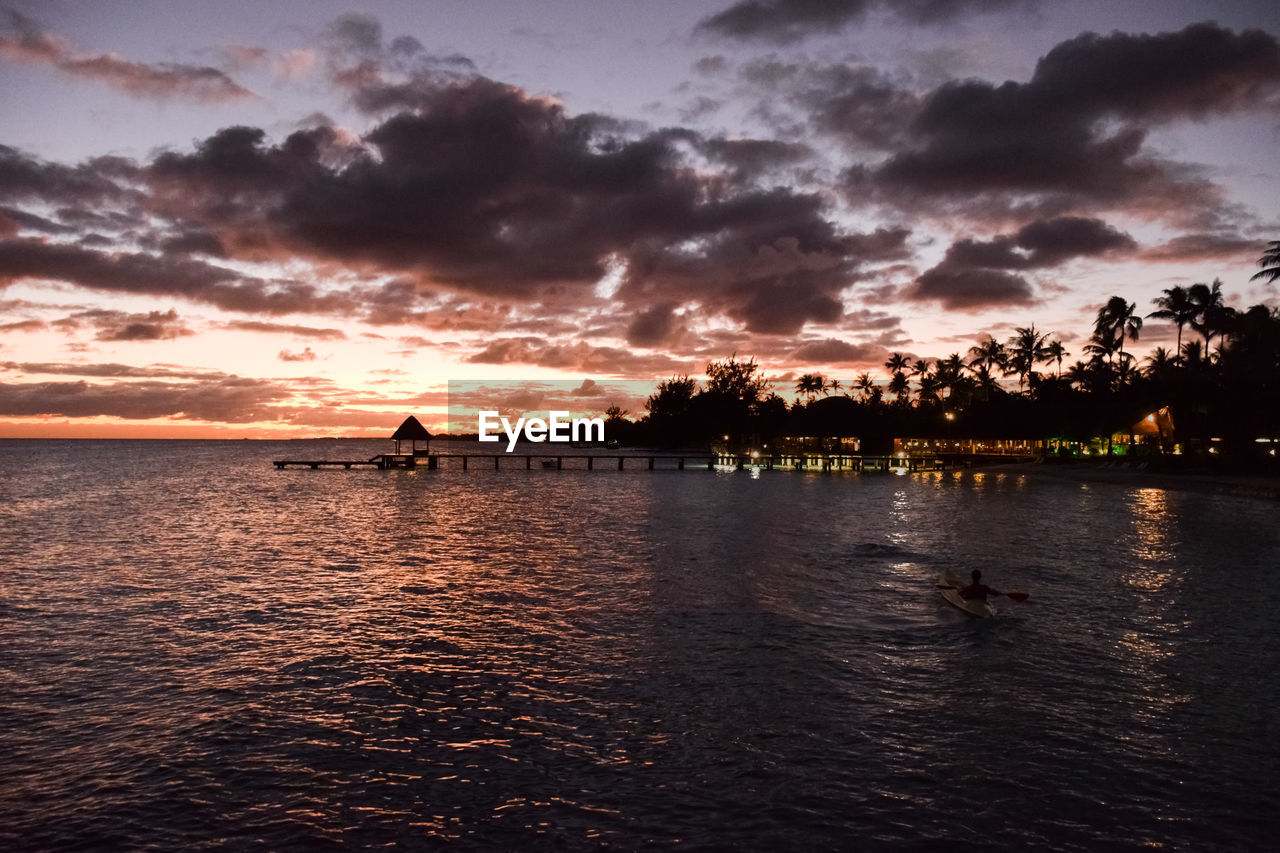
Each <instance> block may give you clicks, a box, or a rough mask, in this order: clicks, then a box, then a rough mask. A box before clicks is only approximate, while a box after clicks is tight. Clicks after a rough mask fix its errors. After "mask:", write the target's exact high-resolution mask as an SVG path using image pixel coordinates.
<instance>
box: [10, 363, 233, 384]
mask: <svg viewBox="0 0 1280 853" xmlns="http://www.w3.org/2000/svg"><path fill="white" fill-rule="evenodd" d="M0 370H12V371H16V372H18V373H23V374H26V375H28V376H91V377H97V378H131V379H139V378H146V379H158V378H163V379H198V380H200V381H202V382H213V381H221V380H224V379H229V378H231V377H228V376H227V375H226V374H225V373H220V372H217V371H209V370H179V369H176V368H173V367H135V366H133V365H128V364H112V363H108V364H71V363H66V362H30V361H24V362H16V361H5V362H0Z"/></svg>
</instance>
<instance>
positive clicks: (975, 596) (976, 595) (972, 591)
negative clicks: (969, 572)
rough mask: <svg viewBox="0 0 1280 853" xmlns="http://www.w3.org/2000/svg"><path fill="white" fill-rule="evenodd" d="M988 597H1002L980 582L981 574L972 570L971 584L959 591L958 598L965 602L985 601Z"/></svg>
mask: <svg viewBox="0 0 1280 853" xmlns="http://www.w3.org/2000/svg"><path fill="white" fill-rule="evenodd" d="M989 595H1004V593H1003V592H1000V591H999V590H996V589H992V588H991V587H989V586H987V585H986V584H984V583H983V582H982V572H980V571H978V570H977V569H974V570H973V583H971V584H969V585H968V586H966V587H962V588H961V589H960V597H961V598H963V599H964V600H965V601H986V600H987V596H989Z"/></svg>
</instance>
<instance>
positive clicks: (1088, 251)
mask: <svg viewBox="0 0 1280 853" xmlns="http://www.w3.org/2000/svg"><path fill="white" fill-rule="evenodd" d="M1136 248H1137V244H1136V243H1135V242H1134V240H1133V238H1132V237H1130V236H1129V235H1128V234H1125V233H1123V232H1121V231H1118V230H1116V229H1115V228H1113V227H1111V226H1110V225H1108V224H1107V223H1105V222H1102V221H1101V220H1098V219H1087V218H1083V217H1077V216H1061V217H1057V218H1055V219H1045V220H1038V221H1036V222H1032V223H1029V224H1028V225H1025V226H1023V227H1022V228H1021V229H1019V230H1018V231H1017V232H1016V233H1014V234H1008V235H999V236H997V237H995V238H993V239H991V240H986V241H983V240H972V239H965V240H958V241H956V242H955V243H953V244H951V246H950V248H948V249H947V253H946V256H945V257H944V258H943V259H942V261H941V263H939V264H938V265H937V266H935V267H934V268H933V269H930V270H928V271H926V272H924V273H923V274H921V275H920V277H919V278H918V279H916V282H915V285H914V287H912V288H908V290H907V291H906V293H905V294H904V295H906V296H907V297H908V298H911V299H917V300H938V301H940V302H941V303H942V304H943V305H944V306H945V307H947V308H954V309H960V310H975V309H980V308H989V307H996V306H1000V305H1026V304H1029V303H1030V302H1031V301H1032V298H1033V296H1034V291H1033V289H1032V287H1031V284H1030V283H1029V282H1028V281H1027V280H1026V279H1025V278H1023V277H1021V276H1019V275H1015V274H1012V273H1011V272H1009V271H1010V270H1033V269H1043V268H1046V267H1052V266H1057V265H1058V264H1061V263H1064V262H1066V261H1069V260H1071V259H1074V258H1081V257H1098V256H1104V255H1111V254H1115V253H1118V252H1131V251H1133V250H1135V249H1136Z"/></svg>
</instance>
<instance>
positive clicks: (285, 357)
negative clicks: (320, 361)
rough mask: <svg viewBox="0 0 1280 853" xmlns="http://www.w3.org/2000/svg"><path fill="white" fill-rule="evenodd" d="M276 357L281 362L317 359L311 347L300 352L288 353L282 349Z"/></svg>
mask: <svg viewBox="0 0 1280 853" xmlns="http://www.w3.org/2000/svg"><path fill="white" fill-rule="evenodd" d="M276 357H277V358H279V359H280V360H281V361H315V360H316V359H317V358H319V356H318V355H316V353H315V350H313V349H311V347H305V348H304V349H303V350H302V351H301V352H290V351H289V350H287V349H282V350H280V352H279V354H278V355H277V356H276Z"/></svg>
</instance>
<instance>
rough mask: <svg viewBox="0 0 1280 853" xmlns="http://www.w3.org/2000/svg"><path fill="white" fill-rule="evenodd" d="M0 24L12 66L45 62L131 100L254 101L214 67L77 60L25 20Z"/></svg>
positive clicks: (5, 17)
mask: <svg viewBox="0 0 1280 853" xmlns="http://www.w3.org/2000/svg"><path fill="white" fill-rule="evenodd" d="M0 22H2V23H0V57H4V58H6V59H9V60H12V61H16V62H35V63H46V64H49V65H52V66H53V67H54V68H57V69H58V70H60V71H64V72H66V73H67V74H73V75H76V76H79V77H87V78H90V79H93V80H97V81H99V82H102V83H106V84H107V85H108V86H112V87H113V88H116V89H119V90H120V91H122V92H126V93H128V94H130V95H133V96H135V97H139V98H188V99H191V100H195V101H203V102H218V101H229V100H235V99H239V98H251V97H253V96H254V95H253V93H252V92H250V91H249V90H248V89H245V88H243V87H242V86H240V85H238V84H237V83H236V82H235V81H234V80H232V79H231V78H230V77H228V76H227V75H226V74H225V73H224V72H222V71H219V70H218V69H216V68H211V67H208V66H196V65H181V64H177V63H171V62H165V63H160V64H157V65H147V64H145V63H140V62H129V61H127V60H124V59H121V58H120V57H118V56H116V55H115V54H104V55H101V56H82V55H77V54H76V53H75V52H74V51H73V50H72V49H71V47H70V46H69V45H67V44H66V42H64V41H63V40H62V39H60V38H57V37H56V36H52V35H50V34H48V33H47V32H45V31H44V30H43V29H42V28H41V27H40V26H39V25H38V24H37V23H36V22H35V21H33V20H31V19H30V18H28V17H26V16H24V15H21V14H19V13H17V12H13V11H3V12H0Z"/></svg>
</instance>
